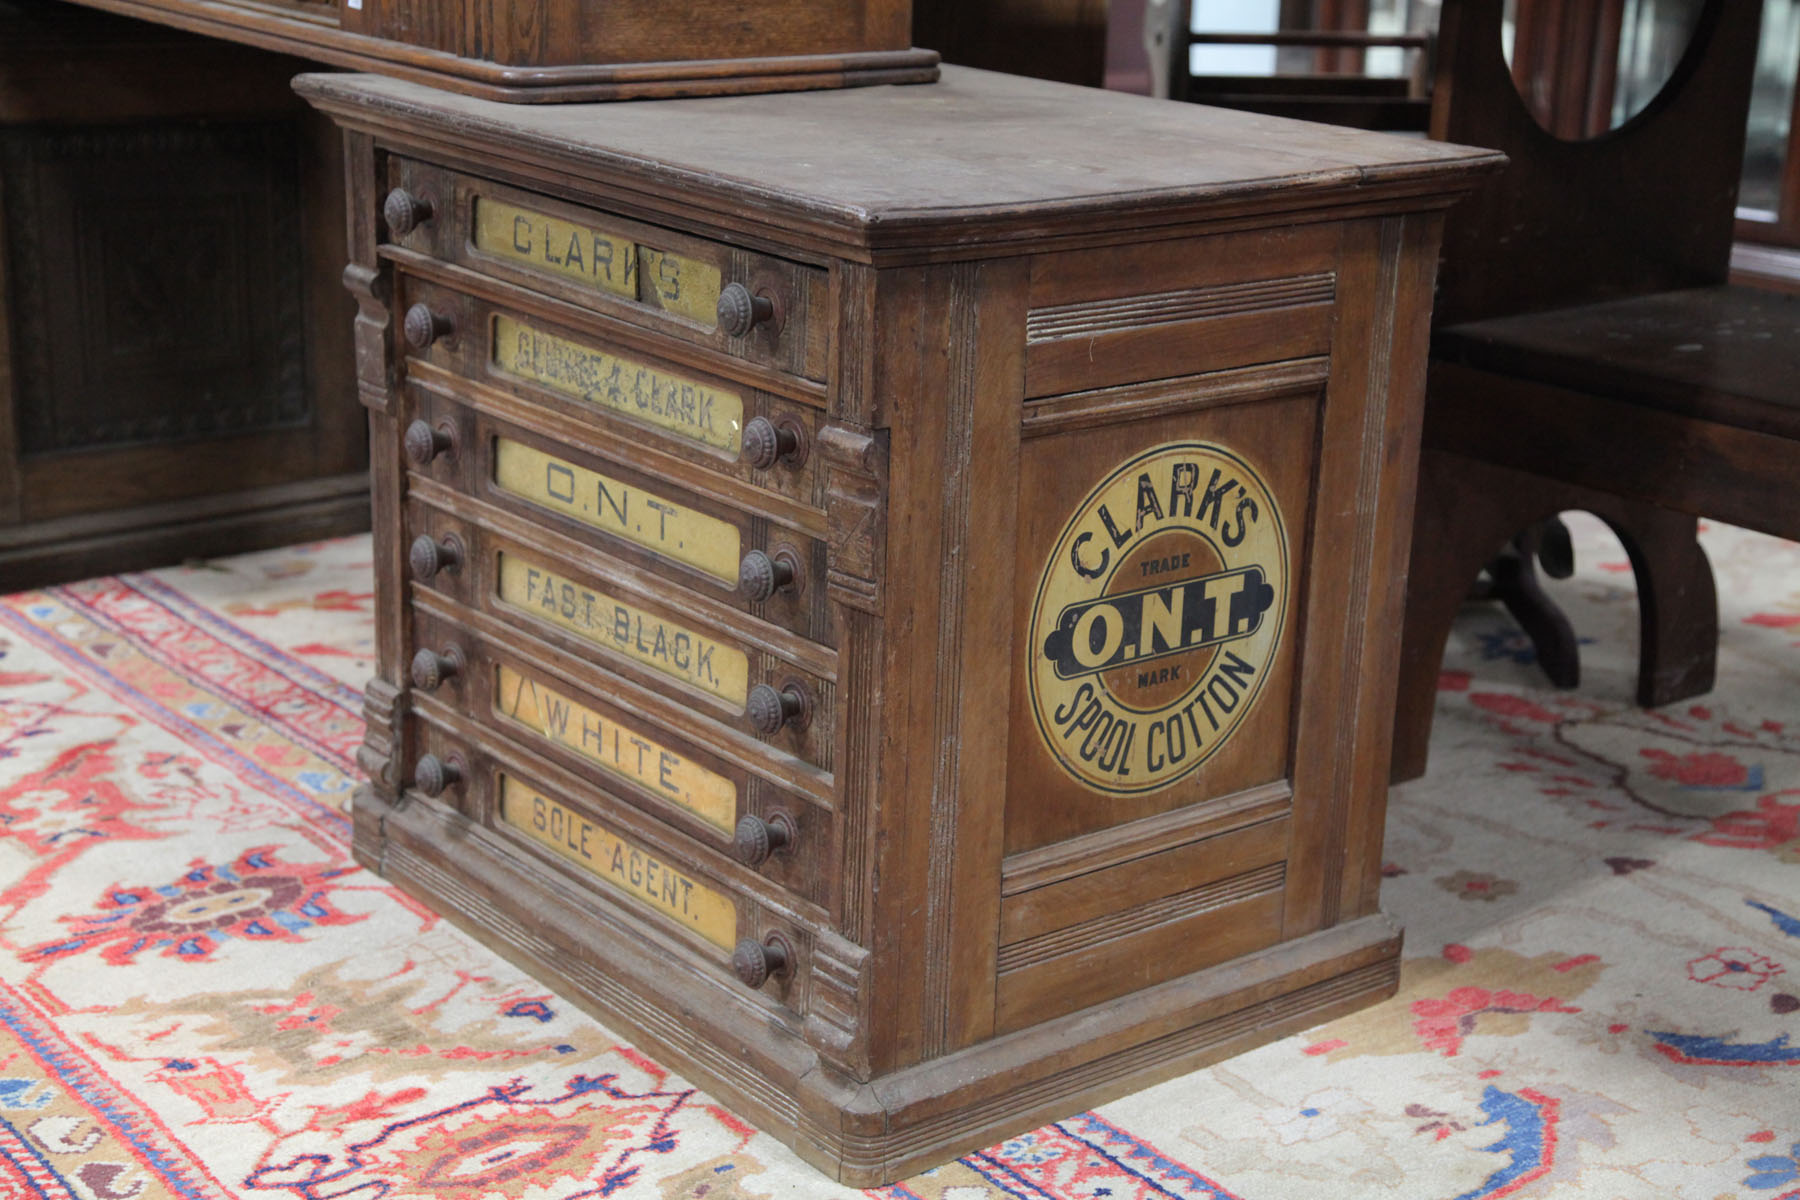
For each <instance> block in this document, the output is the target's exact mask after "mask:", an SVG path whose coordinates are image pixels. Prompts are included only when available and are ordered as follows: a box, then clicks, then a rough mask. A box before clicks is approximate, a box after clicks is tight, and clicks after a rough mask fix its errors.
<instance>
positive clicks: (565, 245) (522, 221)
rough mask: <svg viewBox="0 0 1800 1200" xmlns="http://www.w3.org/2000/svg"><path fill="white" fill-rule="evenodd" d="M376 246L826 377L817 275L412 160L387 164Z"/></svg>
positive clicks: (824, 289) (823, 302) (821, 279)
mask: <svg viewBox="0 0 1800 1200" xmlns="http://www.w3.org/2000/svg"><path fill="white" fill-rule="evenodd" d="M381 203H382V205H383V224H384V227H385V228H386V230H387V244H388V245H390V246H393V247H397V248H398V249H399V250H400V251H401V254H400V255H399V257H401V258H402V259H403V260H404V259H405V257H406V256H407V255H408V254H417V255H422V256H424V257H425V258H427V259H430V260H436V261H438V262H442V263H448V264H451V265H452V266H454V267H460V268H464V269H466V270H469V271H473V272H476V273H478V274H480V275H484V276H487V277H489V278H493V279H499V280H504V281H506V282H509V283H514V284H518V285H521V286H525V287H529V288H532V289H533V290H536V291H539V292H542V293H544V294H546V295H550V296H555V297H557V298H558V299H561V300H566V301H568V302H570V303H573V304H578V305H580V306H582V307H583V308H586V309H590V310H592V311H595V312H599V313H604V314H606V315H608V316H611V317H614V318H617V319H619V320H622V321H626V322H629V323H631V324H633V325H637V326H640V327H642V328H644V329H648V330H653V331H655V332H657V333H660V334H666V335H668V336H670V337H674V338H679V339H681V340H682V341H685V342H690V343H692V344H694V345H697V346H704V347H707V348H709V349H711V350H714V351H716V352H718V353H721V354H725V355H729V356H731V357H733V358H739V359H743V360H745V361H747V362H753V363H757V364H760V365H763V366H766V367H770V368H772V369H775V370H778V371H783V372H786V373H788V374H792V375H797V376H801V377H803V378H806V379H812V380H820V381H822V380H823V379H824V378H825V363H826V342H827V332H826V322H825V317H826V312H827V307H828V300H829V284H828V280H827V276H826V273H825V272H824V271H823V270H820V269H819V268H817V267H808V266H803V265H801V264H799V263H794V262H789V261H787V260H786V259H781V258H776V257H773V256H771V255H767V254H759V253H757V252H755V251H751V250H746V249H741V248H738V247H734V246H729V245H726V244H724V243H721V242H715V241H710V240H707V239H704V238H698V237H692V236H689V235H687V234H682V233H677V232H675V231H674V230H670V229H664V228H660V227H658V226H654V225H645V224H642V223H640V222H637V221H632V220H628V219H626V218H624V217H620V216H616V215H614V214H611V213H606V212H600V211H597V210H595V209H591V208H585V207H581V206H578V205H573V204H567V203H564V202H563V201H560V200H556V199H554V198H552V197H549V196H544V195H539V194H536V193H532V192H525V191H520V190H518V189H516V188H510V187H506V186H504V185H502V184H498V183H492V182H489V181H487V180H484V179H480V178H476V177H474V176H470V175H464V174H461V173H458V172H454V171H449V170H445V169H444V168H441V167H435V166H431V165H429V164H426V163H421V162H417V161H414V160H411V159H404V158H391V159H389V160H388V165H387V183H386V187H385V189H383V200H382V201H381Z"/></svg>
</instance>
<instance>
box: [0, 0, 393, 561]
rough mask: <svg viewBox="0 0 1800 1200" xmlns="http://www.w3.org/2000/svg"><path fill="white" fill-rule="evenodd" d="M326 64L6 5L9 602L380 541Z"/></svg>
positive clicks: (38, 0)
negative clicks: (239, 555)
mask: <svg viewBox="0 0 1800 1200" xmlns="http://www.w3.org/2000/svg"><path fill="white" fill-rule="evenodd" d="M308 66H309V64H307V63H305V62H303V61H301V60H298V59H293V58H288V57H286V56H283V55H278V54H269V53H264V52H262V51H256V50H247V49H245V48H244V47H242V46H234V45H230V44H227V43H224V42H217V41H213V40H210V39H207V38H200V37H195V36H193V35H191V34H184V33H181V32H178V31H176V30H170V29H160V28H157V27H155V26H150V25H144V24H142V23H140V22H137V21H127V20H123V19H121V18H118V17H112V16H109V15H107V14H105V13H96V12H90V11H88V10H86V9H82V8H77V7H75V6H73V5H67V4H52V3H49V2H48V0H0V591H14V590H17V589H20V588H28V587H38V586H42V585H43V584H46V583H55V582H62V581H64V580H68V579H75V578H81V577H84V576H87V575H95V574H111V573H113V572H117V571H127V570H139V569H142V568H145V567H150V566H161V565H164V564H167V563H170V562H178V561H180V560H181V559H183V558H189V557H197V556H207V555H217V554H229V553H235V552H241V551H244V550H251V549H257V548H261V547H266V546H274V545H287V544H291V543H293V542H297V541H304V540H307V539H309V538H315V537H324V536H328V535H332V534H342V533H349V532H353V531H356V530H361V529H367V528H368V523H369V485H368V452H367V445H366V433H365V430H366V423H365V422H364V420H363V418H362V413H361V410H360V409H359V407H358V406H357V403H356V384H355V374H354V369H353V364H352V361H351V358H352V351H351V338H350V329H349V322H350V319H351V317H352V316H353V314H354V313H355V311H356V307H355V305H354V304H353V303H352V302H351V301H350V300H349V298H348V297H346V296H345V295H344V293H343V288H342V285H341V283H340V277H341V275H342V272H343V261H344V256H345V241H344V237H345V230H344V221H343V207H344V203H345V197H344V186H343V179H344V174H343V156H342V153H341V151H340V148H339V145H338V135H337V132H336V130H335V129H334V128H333V127H332V124H331V122H330V121H329V120H328V119H326V118H324V117H321V116H320V115H318V114H317V113H315V112H313V110H312V109H310V108H309V107H308V106H307V105H306V104H304V103H302V102H301V101H300V100H299V98H298V97H296V96H295V95H294V94H293V90H292V88H291V87H289V80H290V79H292V77H293V75H294V73H295V72H296V71H301V70H305V69H307V68H308Z"/></svg>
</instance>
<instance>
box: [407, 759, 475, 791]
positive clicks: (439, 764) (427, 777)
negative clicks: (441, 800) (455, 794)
mask: <svg viewBox="0 0 1800 1200" xmlns="http://www.w3.org/2000/svg"><path fill="white" fill-rule="evenodd" d="M462 781H463V768H462V764H461V763H460V762H458V761H457V760H456V759H455V758H451V759H449V760H445V759H442V758H439V757H438V756H437V755H435V754H427V755H425V756H423V757H422V758H420V759H419V762H418V765H417V766H415V767H413V787H415V788H417V789H418V790H419V791H421V792H423V793H425V794H426V795H427V796H441V795H443V794H444V792H445V791H446V790H447V789H449V788H453V787H455V786H456V785H457V784H459V783H461V782H462Z"/></svg>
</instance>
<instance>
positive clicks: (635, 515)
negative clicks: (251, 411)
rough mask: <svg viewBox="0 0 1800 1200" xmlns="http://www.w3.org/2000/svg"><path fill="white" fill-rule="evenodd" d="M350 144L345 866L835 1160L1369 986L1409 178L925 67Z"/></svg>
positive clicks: (425, 94)
mask: <svg viewBox="0 0 1800 1200" xmlns="http://www.w3.org/2000/svg"><path fill="white" fill-rule="evenodd" d="M297 86H298V88H299V89H300V91H301V93H302V94H303V95H305V96H306V97H307V98H308V99H310V100H311V101H312V102H313V103H315V104H316V105H318V106H319V107H320V108H321V109H323V110H324V111H327V112H329V113H330V114H331V115H332V116H333V117H334V118H336V119H337V120H338V121H339V122H340V123H341V124H342V125H343V126H344V127H345V129H346V131H347V134H346V136H347V144H348V159H347V161H348V163H349V171H350V184H351V209H350V212H351V227H352V237H351V255H352V265H351V267H350V269H349V271H348V273H347V275H346V278H347V279H348V280H349V282H350V283H351V286H352V289H353V291H354V292H355V293H356V295H357V298H358V301H359V304H360V313H359V315H358V317H357V320H356V341H357V346H356V349H357V363H358V373H359V385H360V388H361V393H362V398H363V401H364V402H365V403H366V404H367V405H368V406H369V409H370V413H371V425H370V428H371V437H372V446H373V462H374V479H375V562H376V589H377V611H378V640H379V648H380V675H379V677H378V678H377V679H375V680H374V681H373V682H372V683H371V684H370V686H369V689H368V699H367V708H366V713H367V717H368V723H369V727H368V737H367V741H366V743H365V745H364V747H363V751H362V754H361V761H362V763H363V765H364V766H365V768H366V769H367V770H368V771H369V773H370V776H371V779H372V784H371V786H370V787H368V788H366V789H364V790H363V791H361V792H360V793H359V794H358V796H357V799H356V811H355V818H356V832H355V851H356V854H357V856H358V858H359V859H360V860H361V861H362V862H364V863H366V864H368V865H370V866H372V867H373V868H375V869H377V870H379V871H381V872H382V873H383V874H384V875H386V876H387V877H388V878H390V879H392V880H394V881H395V882H396V883H398V884H399V885H400V886H402V887H404V888H406V889H408V890H409V891H411V892H413V893H414V894H416V895H418V896H420V897H422V898H424V899H425V900H426V901H427V902H428V903H430V904H432V905H434V906H435V907H436V908H437V909H438V910H439V911H441V912H443V913H445V914H447V915H448V916H450V917H451V918H452V919H454V920H456V921H457V922H459V923H460V924H461V925H462V926H463V927H464V928H466V929H468V930H470V931H471V932H473V933H474V934H475V935H476V936H478V937H480V938H482V939H484V940H485V941H486V942H488V943H489V944H490V945H492V946H494V947H495V948H497V949H498V950H500V951H501V952H502V953H504V954H506V955H508V956H510V957H511V958H513V959H514V960H515V961H517V962H519V963H521V964H523V965H525V966H526V967H528V968H529V969H530V970H532V971H533V972H534V973H536V974H537V975H538V976H540V977H541V978H543V979H545V980H546V981H549V982H551V983H552V984H553V985H554V986H556V987H557V988H558V989H559V990H560V991H561V992H562V993H563V994H565V995H567V996H568V997H570V998H571V999H573V1000H576V1001H578V1002H580V1003H582V1004H585V1005H587V1006H589V1007H591V1008H593V1009H594V1010H595V1011H597V1012H599V1013H601V1014H603V1015H604V1017H605V1019H606V1020H607V1021H609V1022H611V1023H616V1025H617V1026H618V1027H623V1028H625V1029H628V1030H630V1031H631V1032H632V1034H633V1036H634V1037H636V1038H638V1039H640V1040H641V1041H642V1043H643V1044H644V1045H645V1046H646V1047H647V1048H648V1049H650V1050H651V1051H652V1052H653V1053H656V1054H658V1055H661V1056H664V1057H665V1059H666V1060H667V1061H669V1062H670V1063H671V1064H672V1065H675V1066H678V1067H679V1068H680V1069H681V1070H682V1071H683V1072H684V1073H685V1074H687V1075H688V1076H689V1077H690V1078H693V1079H695V1080H697V1081H699V1082H701V1083H703V1084H704V1085H705V1086H706V1087H708V1088H709V1089H711V1090H712V1091H713V1092H714V1093H715V1094H716V1095H718V1096H719V1097H720V1098H721V1099H723V1100H724V1101H726V1102H727V1103H729V1104H731V1105H733V1106H735V1107H737V1108H738V1109H739V1110H740V1111H742V1112H743V1113H744V1114H745V1115H746V1116H748V1117H750V1118H752V1119H753V1120H755V1121H757V1122H759V1123H760V1124H761V1125H762V1126H764V1127H765V1128H766V1129H768V1130H770V1131H771V1132H773V1133H775V1134H777V1135H779V1136H781V1137H783V1138H785V1139H787V1140H788V1141H790V1142H791V1143H792V1144H793V1145H794V1146H795V1148H796V1149H797V1150H798V1152H799V1153H800V1154H801V1155H802V1156H804V1157H805V1158H807V1159H809V1160H810V1161H812V1162H814V1163H817V1164H818V1165H819V1166H820V1167H821V1168H822V1169H823V1170H825V1171H827V1172H829V1173H830V1174H832V1175H833V1176H835V1177H837V1178H840V1179H842V1180H845V1181H847V1182H852V1183H857V1184H876V1183H882V1182H886V1181H888V1180H892V1179H894V1178H896V1177H898V1176H900V1175H903V1174H905V1173H907V1172H910V1171H914V1170H918V1169H921V1168H924V1167H928V1166H931V1165H933V1164H934V1163H937V1162H939V1161H942V1160H943V1159H946V1158H948V1157H951V1156H952V1155H954V1154H957V1153H960V1152H962V1151H965V1150H968V1149H970V1148H972V1147H977V1146H981V1145H985V1144H988V1143H990V1142H992V1141H994V1140H996V1139H997V1138H999V1137H1002V1136H1005V1135H1007V1134H1009V1133H1012V1132H1014V1131H1017V1130H1019V1129H1022V1128H1027V1127H1030V1126H1031V1125H1033V1124H1035V1123H1037V1122H1040V1121H1043V1120H1046V1119H1050V1118H1055V1117H1059V1116H1062V1115H1065V1114H1067V1113H1068V1112H1070V1111H1072V1110H1074V1109H1076V1108H1078V1107H1080V1106H1082V1105H1088V1104H1093V1103H1096V1102H1098V1101H1100V1100H1102V1099H1105V1098H1107V1097H1109V1096H1113V1095H1117V1094H1119V1093H1122V1092H1124V1091H1127V1090H1129V1089H1131V1088H1135V1087H1139V1086H1142V1085H1144V1084H1147V1083H1149V1082H1152V1081H1154V1080H1156V1079H1159V1078H1164V1077H1167V1076H1169V1075H1171V1074H1174V1073H1177V1072H1179V1071H1182V1070H1186V1069H1189V1068H1191V1067H1193V1066H1195V1065H1197V1064H1199V1063H1203V1062H1206V1061H1210V1060H1213V1059H1217V1058H1221V1057H1224V1056H1226V1055H1229V1054H1232V1053H1235V1052H1237V1051H1239V1050H1243V1049H1246V1048H1248V1047H1250V1046H1252V1045H1255V1044H1257V1043H1259V1042H1261V1041H1264V1040H1267V1039H1269V1038H1272V1037H1275V1036H1278V1035H1280V1034H1282V1033H1285V1032H1289V1031H1293V1030H1297V1029H1301V1028H1304V1027H1306V1026H1308V1025H1311V1024H1314V1023H1317V1022H1319V1021H1323V1020H1326V1019H1328V1018H1330V1017H1332V1016H1334V1015H1336V1014H1339V1013H1342V1012H1346V1011H1349V1010H1351V1009H1353V1008H1356V1007H1358V1006H1360V1005H1363V1004H1367V1003H1369V1002H1372V1001H1374V1000H1376V999H1378V998H1380V997H1382V996H1385V995H1387V994H1389V993H1390V992H1391V991H1392V990H1393V988H1394V987H1395V984H1396V972H1397V969H1398V954H1399V946H1400V940H1399V931H1398V929H1397V928H1396V927H1395V926H1394V925H1393V924H1392V923H1391V922H1390V921H1389V920H1388V919H1387V918H1386V917H1384V916H1383V915H1382V914H1381V913H1380V912H1379V909H1378V906H1377V899H1378V896H1377V893H1378V888H1379V884H1380V870H1379V868H1380V861H1381V860H1380V849H1381V832H1382V816H1383V809H1384V802H1385V798H1386V781H1387V753H1388V741H1389V733H1390V728H1391V717H1392V713H1393V686H1394V665H1395V655H1396V652H1397V650H1398V646H1399V629H1400V616H1401V612H1400V605H1401V600H1402V597H1403V594H1404V579H1405V574H1406V552H1407V544H1408V537H1409V534H1410V530H1411V516H1412V512H1411V504H1412V489H1413V482H1414V473H1415V467H1416V454H1417V442H1418V429H1419V419H1420V389H1421V381H1422V373H1423V368H1424V361H1425V348H1426V328H1427V311H1428V307H1429V303H1430V297H1431V289H1432V278H1433V273H1434V269H1435V266H1436V257H1437V243H1438V236H1439V229H1440V226H1441V210H1442V209H1443V208H1444V207H1445V206H1446V205H1448V204H1449V203H1450V202H1451V201H1452V200H1453V199H1454V197H1455V195H1456V194H1457V193H1459V192H1460V191H1461V190H1462V189H1464V188H1466V187H1468V186H1469V185H1470V184H1471V182H1472V181H1473V178H1474V176H1476V175H1477V174H1479V173H1480V172H1482V171H1484V170H1487V169H1491V168H1492V167H1493V166H1495V165H1496V164H1497V162H1498V156H1496V155H1494V154H1492V153H1490V152H1485V151H1470V150H1466V149H1462V148H1459V147H1455V146H1449V145H1445V144H1442V143H1433V142H1424V141H1403V140H1399V139H1392V138H1387V137H1381V136H1377V135H1369V134H1364V133H1358V132H1354V131H1346V130H1337V129H1330V128H1326V127H1321V126H1307V125H1299V124H1295V123H1291V122H1284V121H1280V120H1276V119H1273V118H1267V117H1258V116H1251V115H1248V114H1241V113H1225V112H1219V111H1211V110H1205V109H1201V108H1197V107H1193V106H1186V105H1172V104H1165V103H1158V102H1154V101H1150V100H1146V99H1143V98H1141V97H1130V96H1122V95H1118V94H1116V93H1106V92H1099V91H1093V90H1089V89H1082V88H1072V87H1066V86H1062V85H1058V84H1050V83H1041V82H1037V81H1033V80H1025V79H1018V78H1013V77H1008V76H1001V75H992V74H988V73H985V72H980V71H969V70H964V69H960V68H946V69H945V71H944V78H943V80H942V82H940V83H939V84H937V85H935V86H932V87H920V88H877V89H852V90H846V91H835V92H815V93H811V94H807V95H795V96H782V97H768V96H765V97H731V98H718V99H709V100H669V101H656V102H647V103H643V104H631V105H617V106H610V107H605V108H601V107H594V108H584V107H567V106H565V107H561V108H557V109H545V108H536V107H533V108H524V107H520V106H507V105H499V104H493V103H489V102H485V101H481V100H475V99H469V98H466V97H459V96H454V95H448V94H445V93H442V92H433V91H430V90H428V89H425V88H421V87H418V86H416V85H413V84H410V83H407V82H404V81H397V80H391V79H379V78H374V77H354V76H320V75H313V76H306V77H303V78H302V79H301V80H299V81H298V84H297Z"/></svg>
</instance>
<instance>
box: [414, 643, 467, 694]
mask: <svg viewBox="0 0 1800 1200" xmlns="http://www.w3.org/2000/svg"><path fill="white" fill-rule="evenodd" d="M467 662H468V660H467V659H465V658H464V657H463V652H462V647H461V646H445V647H444V652H443V653H442V654H439V653H438V652H437V651H435V650H431V649H425V650H420V651H419V652H418V653H417V654H415V655H413V660H412V681H413V686H414V687H416V688H418V689H419V690H420V691H423V692H435V691H437V690H438V689H439V688H440V687H443V686H444V681H445V680H446V679H458V678H461V677H462V673H463V667H464V666H466V665H467Z"/></svg>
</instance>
